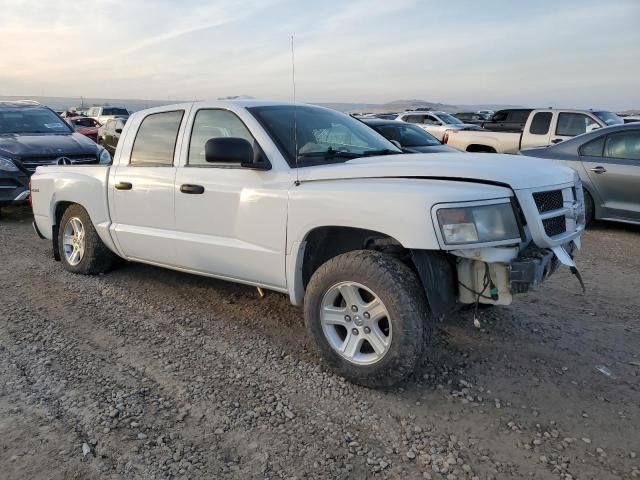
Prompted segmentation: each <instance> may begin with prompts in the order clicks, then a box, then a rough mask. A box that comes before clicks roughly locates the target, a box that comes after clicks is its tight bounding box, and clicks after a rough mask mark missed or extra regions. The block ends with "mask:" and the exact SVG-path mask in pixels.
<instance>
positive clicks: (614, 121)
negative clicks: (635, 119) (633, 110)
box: [593, 112, 624, 125]
mask: <svg viewBox="0 0 640 480" xmlns="http://www.w3.org/2000/svg"><path fill="white" fill-rule="evenodd" d="M593 114H594V115H595V116H596V117H598V118H599V119H600V120H602V121H603V122H604V123H605V124H607V125H622V124H623V123H624V120H623V119H622V118H620V117H619V116H618V115H616V114H615V113H611V112H593Z"/></svg>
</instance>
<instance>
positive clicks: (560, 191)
mask: <svg viewBox="0 0 640 480" xmlns="http://www.w3.org/2000/svg"><path fill="white" fill-rule="evenodd" d="M516 196H517V198H518V202H519V203H520V207H521V208H522V211H523V214H524V216H525V219H526V222H527V229H528V231H529V234H530V235H531V239H532V240H533V242H534V243H535V244H536V245H537V246H538V247H540V248H552V247H556V246H560V245H563V244H566V243H567V242H568V241H570V240H572V239H574V238H576V237H578V236H579V235H580V234H581V233H582V231H583V230H584V223H585V217H584V196H583V192H582V185H581V183H580V180H579V179H576V181H575V182H571V183H566V184H562V185H553V186H549V187H545V188H531V189H522V190H518V191H516ZM560 200H561V201H562V203H560Z"/></svg>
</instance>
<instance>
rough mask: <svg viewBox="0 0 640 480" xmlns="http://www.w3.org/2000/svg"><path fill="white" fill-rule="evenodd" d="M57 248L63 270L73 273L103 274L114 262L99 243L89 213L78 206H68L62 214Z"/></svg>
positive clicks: (100, 242)
mask: <svg viewBox="0 0 640 480" xmlns="http://www.w3.org/2000/svg"><path fill="white" fill-rule="evenodd" d="M58 249H59V253H60V259H61V260H62V264H63V265H64V268H66V269H67V270H69V271H70V272H74V273H83V274H85V275H96V274H99V273H105V272H107V271H108V270H109V269H110V268H111V266H112V265H113V263H114V261H115V260H116V255H115V254H114V253H113V252H111V250H109V249H108V248H107V247H106V245H105V244H104V243H103V242H102V240H101V239H100V237H99V236H98V232H96V229H95V228H94V227H93V223H92V222H91V218H90V217H89V214H88V213H87V211H86V210H85V209H84V208H82V207H81V206H80V205H71V206H70V207H69V208H67V209H66V210H65V212H64V215H62V220H61V221H60V227H59V229H58Z"/></svg>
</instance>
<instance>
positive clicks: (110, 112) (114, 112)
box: [102, 108, 129, 116]
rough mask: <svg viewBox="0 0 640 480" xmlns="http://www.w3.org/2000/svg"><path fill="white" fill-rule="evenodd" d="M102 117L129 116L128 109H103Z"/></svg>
mask: <svg viewBox="0 0 640 480" xmlns="http://www.w3.org/2000/svg"><path fill="white" fill-rule="evenodd" d="M102 115H125V116H126V115H129V112H127V109H126V108H103V109H102Z"/></svg>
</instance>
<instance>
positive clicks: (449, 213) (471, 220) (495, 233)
mask: <svg viewBox="0 0 640 480" xmlns="http://www.w3.org/2000/svg"><path fill="white" fill-rule="evenodd" d="M437 216H438V223H439V224H440V231H441V232H442V237H443V239H444V241H445V243H447V244H448V245H461V244H465V243H487V242H499V241H504V240H520V230H519V228H518V222H517V221H516V216H515V214H514V212H513V207H512V206H511V204H510V203H494V204H491V205H477V206H472V207H454V208H441V209H439V210H438V212H437Z"/></svg>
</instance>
